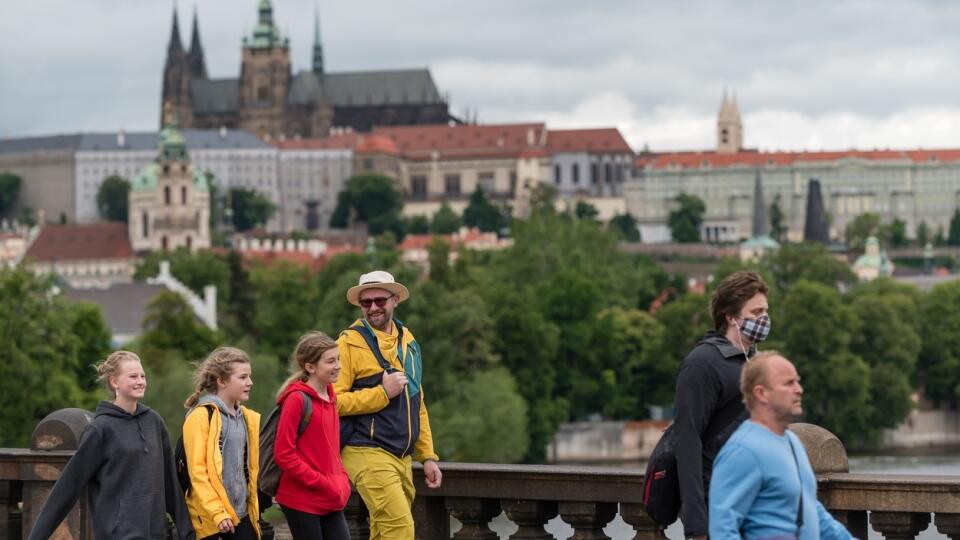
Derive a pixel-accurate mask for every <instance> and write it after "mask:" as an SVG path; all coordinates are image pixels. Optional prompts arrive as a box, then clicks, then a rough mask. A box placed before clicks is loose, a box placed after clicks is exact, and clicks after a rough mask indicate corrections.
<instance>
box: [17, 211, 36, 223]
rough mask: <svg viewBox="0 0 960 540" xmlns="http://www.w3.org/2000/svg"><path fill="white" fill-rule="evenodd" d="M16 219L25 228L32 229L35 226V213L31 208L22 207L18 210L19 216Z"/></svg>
mask: <svg viewBox="0 0 960 540" xmlns="http://www.w3.org/2000/svg"><path fill="white" fill-rule="evenodd" d="M17 219H18V220H20V223H22V224H24V225H26V226H27V227H33V226H34V225H36V224H37V213H36V212H34V211H33V208H31V207H29V206H23V207H21V208H20V215H19V216H17Z"/></svg>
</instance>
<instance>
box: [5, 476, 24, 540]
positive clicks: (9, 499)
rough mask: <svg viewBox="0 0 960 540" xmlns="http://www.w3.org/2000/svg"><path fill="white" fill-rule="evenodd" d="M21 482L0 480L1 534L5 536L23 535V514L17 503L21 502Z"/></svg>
mask: <svg viewBox="0 0 960 540" xmlns="http://www.w3.org/2000/svg"><path fill="white" fill-rule="evenodd" d="M20 487H21V483H20V482H16V481H13V480H11V481H8V482H7V481H4V482H0V534H2V535H6V536H5V538H22V537H23V514H21V513H20V509H19V508H18V507H17V505H18V504H19V503H20V499H21V498H22V497H21V491H22V490H21V489H20Z"/></svg>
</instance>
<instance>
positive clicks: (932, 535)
mask: <svg viewBox="0 0 960 540" xmlns="http://www.w3.org/2000/svg"><path fill="white" fill-rule="evenodd" d="M850 472H854V473H878V474H932V475H938V476H945V475H956V476H960V452H958V453H956V454H942V455H923V456H857V457H851V458H850ZM455 528H456V529H458V528H459V524H456V525H455ZM490 528H491V529H493V530H494V531H496V532H497V533H498V534H499V536H500V538H501V540H506V539H507V538H508V537H509V536H510V535H511V534H513V533H514V532H515V531H516V530H517V526H516V525H514V524H513V523H511V522H510V521H509V520H507V518H506V516H505V515H503V514H501V515H500V516H499V517H497V518H496V519H494V520H493V522H491V523H490ZM546 529H547V531H548V532H550V533H551V534H553V536H554V537H555V538H556V539H557V540H566V539H567V538H569V537H571V536H573V529H572V528H571V527H570V526H569V525H567V524H566V523H564V522H563V521H562V520H561V519H560V518H559V517H557V518H554V519H553V520H552V521H550V522H549V523H547V527H546ZM603 531H604V532H605V533H606V534H607V535H608V536H610V538H611V539H612V540H630V539H631V538H633V534H634V533H633V529H632V528H631V527H630V526H629V525H627V523H626V522H624V521H623V520H622V519H621V518H620V516H619V515H617V517H616V518H615V519H614V520H613V521H612V522H611V523H610V524H609V525H607V527H606V528H605V529H604V530H603ZM667 537H668V538H670V539H671V540H683V529H682V527H681V525H680V523H679V522H678V523H675V524H674V525H672V526H671V527H670V528H668V529H667ZM917 538H919V539H921V540H934V539H938V540H939V539H944V540H945V539H946V538H947V537H946V536H945V535H942V534H940V533H938V532H937V528H936V526H935V525H934V524H933V520H932V519H931V522H930V525H928V526H927V529H926V530H924V531H923V532H921V533H920V535H919V536H917ZM882 539H883V536H882V535H880V534H879V533H877V532H876V531H873V530H871V531H870V537H869V540H882Z"/></svg>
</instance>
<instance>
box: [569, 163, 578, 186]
mask: <svg viewBox="0 0 960 540" xmlns="http://www.w3.org/2000/svg"><path fill="white" fill-rule="evenodd" d="M570 170H571V176H573V183H574V184H579V183H580V164H579V163H574V164H573V166H572V167H571V168H570Z"/></svg>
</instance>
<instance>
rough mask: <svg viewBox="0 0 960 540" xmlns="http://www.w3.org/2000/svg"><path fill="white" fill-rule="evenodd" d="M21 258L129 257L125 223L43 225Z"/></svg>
mask: <svg viewBox="0 0 960 540" xmlns="http://www.w3.org/2000/svg"><path fill="white" fill-rule="evenodd" d="M25 257H26V258H27V259H29V260H31V261H34V262H53V261H86V260H103V259H129V258H131V257H133V249H132V248H131V247H130V238H129V237H128V236H127V224H126V223H91V224H89V225H47V226H46V227H44V228H42V229H41V230H40V234H39V235H38V236H37V238H36V240H34V241H33V243H32V244H31V245H30V248H29V249H27V253H26V256H25Z"/></svg>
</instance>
